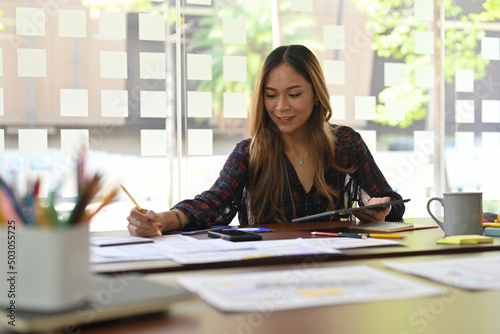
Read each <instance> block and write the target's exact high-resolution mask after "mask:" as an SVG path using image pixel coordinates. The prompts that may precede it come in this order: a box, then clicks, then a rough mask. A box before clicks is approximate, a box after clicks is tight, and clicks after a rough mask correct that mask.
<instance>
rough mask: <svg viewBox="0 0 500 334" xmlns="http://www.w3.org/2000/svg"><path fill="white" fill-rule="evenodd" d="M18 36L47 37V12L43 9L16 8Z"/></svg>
mask: <svg viewBox="0 0 500 334" xmlns="http://www.w3.org/2000/svg"><path fill="white" fill-rule="evenodd" d="M16 34H17V35H21V36H45V10H44V9H43V8H28V7H16Z"/></svg>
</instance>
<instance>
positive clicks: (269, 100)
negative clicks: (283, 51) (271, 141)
mask: <svg viewBox="0 0 500 334" xmlns="http://www.w3.org/2000/svg"><path fill="white" fill-rule="evenodd" d="M316 102H317V101H316V97H315V96H314V92H313V88H312V85H311V84H310V83H309V82H308V81H307V80H306V79H304V77H303V76H301V75H300V74H299V73H298V72H297V71H295V69H293V67H291V66H290V65H288V64H283V65H280V66H278V67H276V68H274V69H273V70H271V72H270V73H269V76H268V77H267V80H266V81H265V83H264V106H265V108H266V110H267V113H268V114H269V117H271V119H272V121H273V122H274V124H276V126H277V127H278V128H279V129H280V131H281V132H282V133H286V134H292V133H296V132H297V131H303V130H305V127H304V125H305V124H306V122H307V120H308V119H309V116H311V113H312V111H313V108H314V104H315V103H316Z"/></svg>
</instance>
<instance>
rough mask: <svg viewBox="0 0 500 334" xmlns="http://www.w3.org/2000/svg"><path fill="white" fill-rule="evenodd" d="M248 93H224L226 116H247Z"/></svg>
mask: <svg viewBox="0 0 500 334" xmlns="http://www.w3.org/2000/svg"><path fill="white" fill-rule="evenodd" d="M247 100H248V98H247V94H246V93H224V117H225V118H247V104H248V102H247Z"/></svg>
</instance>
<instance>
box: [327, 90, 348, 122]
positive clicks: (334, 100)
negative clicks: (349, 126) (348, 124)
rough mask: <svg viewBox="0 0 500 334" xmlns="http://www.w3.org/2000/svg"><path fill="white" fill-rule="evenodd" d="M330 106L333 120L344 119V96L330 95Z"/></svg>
mask: <svg viewBox="0 0 500 334" xmlns="http://www.w3.org/2000/svg"><path fill="white" fill-rule="evenodd" d="M330 104H331V105H332V113H333V118H334V119H345V115H346V108H345V96H344V95H330Z"/></svg>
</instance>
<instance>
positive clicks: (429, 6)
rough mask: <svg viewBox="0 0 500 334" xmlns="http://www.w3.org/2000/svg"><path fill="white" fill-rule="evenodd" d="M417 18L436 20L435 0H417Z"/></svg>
mask: <svg viewBox="0 0 500 334" xmlns="http://www.w3.org/2000/svg"><path fill="white" fill-rule="evenodd" d="M414 6H415V14H414V16H415V19H416V20H420V21H434V0H415V5H414Z"/></svg>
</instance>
